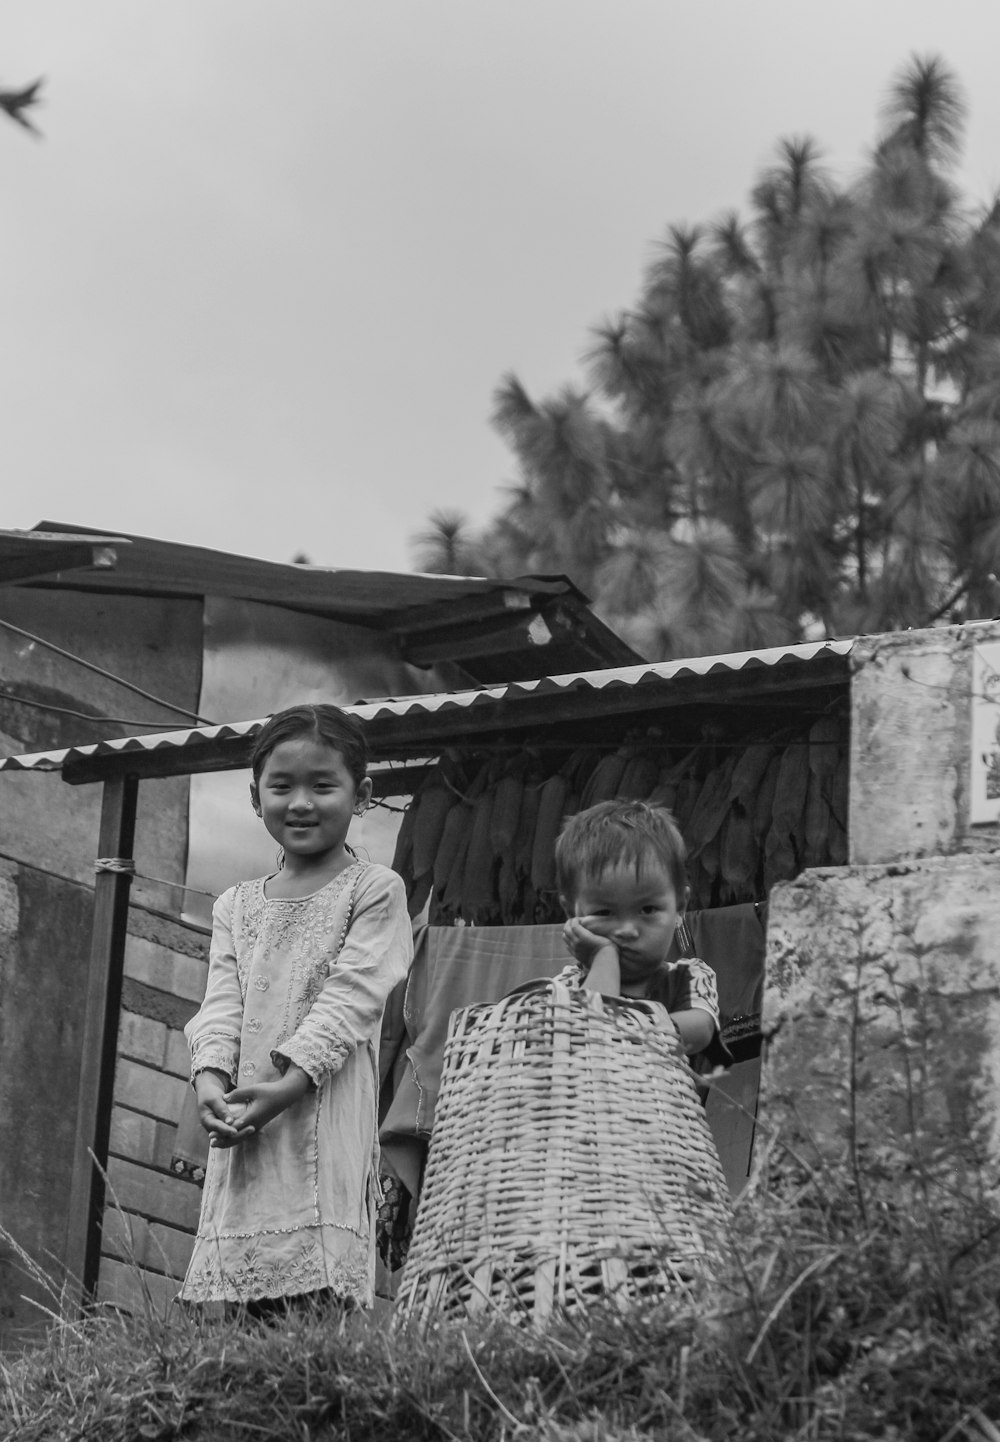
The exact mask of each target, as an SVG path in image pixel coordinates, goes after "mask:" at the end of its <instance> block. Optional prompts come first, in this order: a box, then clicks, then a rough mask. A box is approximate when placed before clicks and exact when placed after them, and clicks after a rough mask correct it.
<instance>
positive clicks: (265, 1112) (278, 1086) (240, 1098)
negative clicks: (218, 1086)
mask: <svg viewBox="0 0 1000 1442" xmlns="http://www.w3.org/2000/svg"><path fill="white" fill-rule="evenodd" d="M311 1086H312V1078H311V1077H310V1076H309V1073H308V1072H305V1071H303V1070H302V1068H301V1067H298V1066H295V1065H294V1063H293V1064H292V1065H291V1066H290V1067H289V1068H288V1070H287V1071H286V1072H285V1075H284V1076H283V1077H278V1079H277V1080H276V1081H266V1082H256V1083H255V1084H254V1085H252V1086H245V1087H237V1088H236V1089H235V1091H231V1092H227V1093H226V1096H225V1101H226V1103H227V1104H228V1105H229V1106H230V1107H231V1109H232V1113H233V1115H234V1117H235V1127H236V1132H237V1136H236V1140H237V1141H242V1140H243V1139H244V1138H245V1137H249V1136H253V1134H254V1132H259V1131H260V1130H261V1128H262V1127H265V1126H266V1125H267V1123H268V1122H270V1121H273V1120H274V1118H275V1117H276V1116H280V1115H281V1113H282V1112H283V1111H285V1110H286V1108H287V1107H290V1106H291V1105H292V1103H293V1102H297V1101H298V1099H299V1097H302V1096H305V1094H306V1092H307V1091H308V1090H309V1088H310V1087H311ZM221 1145H223V1146H225V1145H227V1143H225V1142H223V1143H222V1144H221ZM228 1145H231V1144H228Z"/></svg>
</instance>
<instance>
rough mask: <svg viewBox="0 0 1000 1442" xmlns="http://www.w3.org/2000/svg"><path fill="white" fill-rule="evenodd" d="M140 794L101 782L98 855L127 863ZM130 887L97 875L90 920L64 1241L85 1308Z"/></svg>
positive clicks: (98, 1217) (90, 1289) (124, 874)
mask: <svg viewBox="0 0 1000 1442" xmlns="http://www.w3.org/2000/svg"><path fill="white" fill-rule="evenodd" d="M138 792H139V782H138V778H137V777H135V776H120V777H115V778H113V779H112V780H108V781H106V782H105V783H104V798H103V803H102V807H101V829H100V837H99V841H98V855H99V856H100V857H104V858H107V857H114V858H117V859H119V860H121V861H124V862H129V861H131V860H132V851H133V846H134V842H135V816H136V803H137V800H138ZM131 884H132V876H131V874H130V872H129V871H128V870H127V869H126V870H122V871H98V873H97V878H96V881H95V883H94V921H93V929H92V932H91V943H90V969H89V973H88V981H87V998H86V1003H85V1012H84V1019H83V1045H82V1052H81V1058H80V1090H79V1101H78V1106H77V1124H76V1143H75V1151H74V1157H73V1180H72V1184H71V1189H70V1208H69V1217H68V1219H67V1238H66V1240H67V1246H66V1258H67V1267H68V1271H69V1276H70V1278H71V1279H72V1280H75V1281H77V1282H79V1283H80V1284H81V1286H82V1292H83V1295H82V1301H83V1302H84V1303H86V1302H87V1301H90V1300H92V1299H93V1298H94V1296H95V1294H96V1291H97V1280H98V1272H99V1270H100V1261H101V1226H102V1223H103V1219H104V1193H105V1186H104V1173H105V1170H106V1168H107V1164H108V1138H109V1134H110V1130H111V1104H112V1099H113V1096H114V1087H115V1063H116V1060H117V1052H118V1020H119V1013H120V1010H121V996H122V974H123V970H124V964H125V939H126V935H127V925H128V899H129V890H130V887H131Z"/></svg>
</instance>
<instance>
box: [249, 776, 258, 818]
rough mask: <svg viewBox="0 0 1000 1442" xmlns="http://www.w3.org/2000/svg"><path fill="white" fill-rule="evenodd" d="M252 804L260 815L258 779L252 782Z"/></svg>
mask: <svg viewBox="0 0 1000 1442" xmlns="http://www.w3.org/2000/svg"><path fill="white" fill-rule="evenodd" d="M250 805H251V806H252V807H253V809H254V810H255V811H256V813H257V815H258V816H259V815H260V792H259V791H258V790H257V783H256V781H251V782H250Z"/></svg>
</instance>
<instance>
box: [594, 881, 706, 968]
mask: <svg viewBox="0 0 1000 1442" xmlns="http://www.w3.org/2000/svg"><path fill="white" fill-rule="evenodd" d="M686 901H687V895H686V894H685V895H684V896H682V897H678V895H677V892H676V891H675V890H674V883H673V881H672V880H671V878H670V876H669V874H668V872H667V871H666V869H665V868H664V867H663V866H662V865H661V864H660V863H658V862H652V863H650V864H648V865H646V866H644V867H643V868H642V870H641V871H640V872H639V874H638V876H637V875H636V873H635V870H634V868H633V867H631V866H621V867H614V868H613V869H611V870H609V871H604V872H602V873H601V874H600V875H599V876H593V877H586V878H585V879H584V880H583V881H582V882H581V885H580V890H579V893H578V895H577V897H576V900H575V902H574V904H573V915H574V916H578V917H580V918H586V920H585V922H584V924H585V926H586V927H587V930H588V931H593V932H595V933H596V934H597V935H598V936H606V937H607V938H608V939H609V940H610V941H613V942H614V944H615V946H616V948H617V950H618V957H619V963H620V966H621V979H622V986H623V988H624V987H626V986H636V985H640V984H641V983H643V982H645V981H647V980H648V979H649V978H650V977H651V976H652V975H653V973H654V972H655V971H656V970H657V968H658V967H659V966H660V964H661V962H663V960H664V959H665V957H666V955H667V951H668V950H669V948H670V943H671V942H672V941H673V938H674V928H675V927H676V925H677V919H678V917H679V916H680V915H681V913H682V912H683V910H684V906H685V903H686Z"/></svg>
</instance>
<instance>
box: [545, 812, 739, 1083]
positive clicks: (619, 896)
mask: <svg viewBox="0 0 1000 1442" xmlns="http://www.w3.org/2000/svg"><path fill="white" fill-rule="evenodd" d="M686 857H687V848H686V847H685V845H684V841H683V839H682V837H681V834H680V832H679V831H678V830H677V827H676V825H675V824H674V820H673V817H672V816H671V815H670V812H669V811H667V810H666V808H665V807H662V806H651V805H648V804H647V803H646V802H644V801H602V802H599V803H598V805H596V806H591V807H589V808H588V809H587V810H586V811H581V812H579V813H578V814H577V815H576V816H573V817H571V818H570V819H569V820H568V821H567V822H566V824H565V826H564V827H563V830H562V832H561V834H560V836H559V839H558V841H557V842H556V877H557V881H558V885H559V899H560V901H561V902H562V905H563V909H564V910H565V912H566V913H567V916H568V917H569V920H568V921H567V922H566V925H565V927H564V928H563V936H564V938H565V941H566V945H567V946H568V948H569V950H570V952H571V953H572V955H573V957H574V959H575V961H576V963H577V967H578V968H579V974H578V978H577V979H579V980H581V981H582V985H583V986H584V987H586V988H587V989H588V990H591V991H599V992H601V993H602V994H604V995H605V996H632V997H645V998H647V999H648V1000H650V1001H658V1002H661V1003H662V1004H663V1005H664V1006H665V1007H666V1009H667V1011H668V1012H669V1013H670V1019H671V1021H672V1022H673V1024H674V1026H675V1028H676V1030H677V1034H678V1036H679V1037H680V1040H681V1044H682V1046H683V1047H684V1050H685V1052H686V1053H687V1054H688V1056H690V1057H697V1059H698V1061H699V1062H700V1063H701V1064H702V1065H703V1066H704V1065H705V1064H707V1065H708V1066H709V1067H712V1066H719V1065H722V1066H725V1065H727V1064H728V1063H729V1062H730V1061H731V1057H730V1056H729V1053H728V1051H727V1049H726V1047H725V1046H724V1045H723V1043H722V1041H721V1040H720V1038H719V999H718V990H717V987H716V982H715V973H714V972H713V971H712V968H711V967H710V966H707V965H706V964H705V962H703V961H700V960H698V959H697V958H693V959H691V960H686V961H676V962H672V963H668V962H667V953H668V951H669V949H670V945H671V942H672V941H673V939H674V932H675V928H676V926H677V922H678V920H679V919H680V917H681V916H682V915H683V914H684V907H685V905H686V903H687V897H688V886H687V879H686V877H685V874H684V863H685V859H686ZM575 970H576V968H570V971H571V972H572V971H575ZM566 979H569V978H566Z"/></svg>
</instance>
